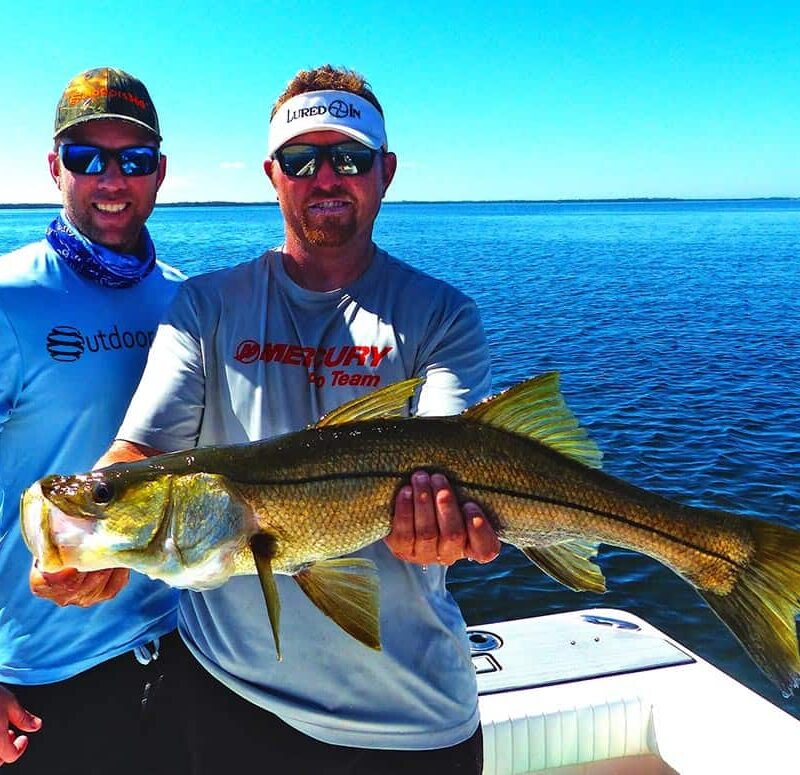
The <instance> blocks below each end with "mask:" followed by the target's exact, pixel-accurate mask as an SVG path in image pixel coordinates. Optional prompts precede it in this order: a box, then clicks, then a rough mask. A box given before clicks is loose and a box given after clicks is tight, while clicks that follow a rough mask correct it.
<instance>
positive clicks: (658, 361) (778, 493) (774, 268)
mask: <svg viewBox="0 0 800 775" xmlns="http://www.w3.org/2000/svg"><path fill="white" fill-rule="evenodd" d="M54 213H55V211H44V210H20V211H17V210H0V251H2V252H5V251H7V250H10V249H11V248H13V247H16V246H18V245H21V244H24V243H25V242H27V241H30V240H32V239H37V238H39V236H40V235H41V234H42V233H43V229H44V226H45V224H46V223H47V222H48V220H49V219H50V218H51V217H52V215H53V214H54ZM150 225H151V231H152V234H153V237H154V239H155V241H156V244H157V246H158V249H159V255H160V256H161V257H162V258H164V259H165V260H167V261H169V262H171V263H173V264H175V265H177V266H179V267H180V268H182V269H183V270H184V271H185V272H187V273H188V274H195V273H198V272H200V271H204V270H207V269H213V268H216V267H221V266H226V265H229V264H231V263H235V262H237V261H240V260H245V259H248V258H252V257H253V256H255V255H257V254H258V253H260V252H261V251H262V250H263V249H264V248H265V247H269V246H273V245H276V244H278V243H279V242H280V240H281V221H280V214H279V212H278V210H277V208H276V207H268V206H252V207H250V206H249V207H239V208H233V207H226V208H159V209H157V210H156V212H155V213H154V215H153V217H152V219H151V224H150ZM376 241H377V242H379V244H381V245H382V246H383V247H385V248H387V249H389V250H390V251H391V252H393V253H394V254H395V255H397V256H398V257H400V258H403V259H405V260H407V261H409V262H410V263H413V264H415V265H416V266H419V267H420V268H422V269H424V270H426V271H428V272H430V273H432V274H434V275H436V276H439V277H443V278H445V279H448V280H450V281H451V282H453V283H454V284H455V285H458V286H459V287H461V288H462V289H464V290H466V291H467V292H468V293H470V294H471V295H472V296H473V297H474V298H475V299H476V301H477V302H478V304H479V306H480V308H481V311H482V314H483V317H484V321H485V325H486V329H487V333H488V336H489V339H490V343H491V347H492V359H493V369H494V382H495V388H496V389H498V390H499V389H502V388H504V387H507V386H508V385H510V384H512V383H513V382H516V381H518V380H521V379H524V378H526V377H528V376H531V375H533V374H536V373H538V372H541V371H545V370H551V369H557V370H558V371H560V372H561V374H562V388H563V391H564V394H565V396H566V397H567V400H568V401H569V403H570V405H571V406H572V408H573V409H574V411H575V413H576V414H577V415H578V416H579V417H580V418H581V420H582V422H583V423H584V425H585V426H586V428H587V429H588V430H589V432H590V433H591V435H592V436H593V437H594V438H595V440H596V441H597V442H598V444H599V445H600V447H601V448H602V449H603V451H604V453H605V468H606V470H607V471H609V472H610V473H612V474H614V475H616V476H619V477H622V478H624V479H627V480H628V481H631V482H633V483H635V484H637V485H639V486H642V487H646V488H648V489H652V490H654V491H657V492H660V493H662V494H664V495H667V496H670V497H673V498H676V499H679V500H682V501H684V502H687V503H691V504H694V505H700V506H708V507H718V508H725V509H730V510H735V511H738V512H740V513H743V514H750V515H758V516H761V517H764V518H766V519H770V520H775V521H777V522H782V523H785V524H789V525H793V526H795V527H798V528H800V348H798V332H800V268H799V266H798V255H799V254H800V250H798V248H800V202H794V201H791V202H789V201H753V202H668V203H618V204H612V203H587V204H577V203H576V204H535V203H514V204H500V203H481V204H402V205H400V204H389V205H385V206H384V208H383V211H382V213H381V215H380V217H379V220H378V224H377V227H376ZM600 561H601V564H602V566H603V568H604V571H605V574H606V576H607V578H608V584H609V592H608V593H606V595H604V596H597V595H588V594H577V593H573V592H570V591H569V590H566V589H564V588H563V587H561V586H559V585H558V584H556V583H555V582H552V581H550V580H549V579H548V578H547V577H545V576H543V575H542V574H541V573H540V572H539V571H538V570H537V569H536V568H534V567H533V566H532V565H530V563H528V562H527V560H526V559H525V558H524V557H522V555H521V554H519V553H518V552H516V551H515V550H513V549H510V548H509V549H507V550H505V551H504V552H503V555H502V556H501V558H500V559H499V560H498V561H497V562H495V563H493V564H491V565H489V566H486V567H478V566H475V565H471V564H463V565H462V566H457V567H456V568H454V569H453V570H452V571H451V574H450V576H451V589H452V591H453V593H454V595H455V596H456V597H457V599H458V600H459V603H460V604H461V606H462V608H463V610H464V613H465V616H466V618H467V620H468V622H469V623H471V624H477V623H484V622H489V621H495V620H498V619H508V618H519V617H524V616H532V615H536V614H539V613H547V612H552V611H558V610H563V609H566V608H570V609H572V608H587V607H591V606H595V605H603V606H619V607H622V608H626V609H628V610H630V611H632V612H634V613H636V614H638V615H640V616H642V617H644V618H645V619H648V620H649V621H651V622H652V623H653V624H655V625H656V626H657V627H660V628H661V629H663V630H665V631H666V632H668V633H669V634H671V635H673V636H674V637H676V638H677V639H678V640H680V641H682V642H684V643H685V644H686V645H687V646H688V647H689V648H691V649H692V650H694V651H697V652H698V653H700V654H701V655H702V656H704V657H706V658H708V659H709V660H711V661H712V662H713V663H715V664H717V665H718V666H720V667H722V668H723V669H725V670H727V671H728V672H730V673H732V674H734V675H735V676H736V677H737V678H739V679H740V680H742V681H743V682H745V683H746V684H748V685H749V686H751V687H752V688H754V689H755V690H757V691H758V692H760V693H761V694H763V695H764V696H766V697H767V698H769V699H770V700H772V701H773V702H776V703H777V704H779V705H781V706H782V707H785V708H786V709H787V710H789V711H790V712H792V713H793V714H795V715H796V716H798V717H800V702H798V701H797V700H796V699H792V700H783V699H782V698H781V697H780V695H779V694H778V692H777V691H776V690H775V689H774V688H773V687H772V686H771V685H770V684H769V683H768V682H767V681H766V680H765V679H763V678H762V676H761V675H760V674H759V673H758V671H757V670H756V668H755V667H753V665H752V663H751V662H750V661H749V659H748V658H747V657H746V656H745V655H744V653H743V651H742V650H741V648H740V647H739V646H738V644H737V643H736V642H735V641H734V640H733V638H732V637H731V636H730V635H729V634H728V632H727V630H726V629H725V628H724V627H723V626H722V625H721V624H720V623H719V622H718V621H717V620H716V618H715V617H714V616H713V614H711V613H710V612H709V610H708V608H707V607H706V606H705V605H704V604H703V602H702V601H701V600H700V598H699V597H698V596H697V594H696V593H695V592H694V591H693V590H692V589H691V588H690V587H689V586H688V585H687V584H685V583H684V582H682V581H681V580H680V579H678V578H677V577H676V576H674V575H673V574H672V573H671V572H670V571H668V570H666V569H665V568H663V567H662V566H660V565H659V564H658V563H656V562H654V561H651V560H649V559H647V558H644V557H642V556H639V555H635V554H632V553H629V552H624V551H620V550H615V549H608V548H605V549H604V550H603V551H602V553H601V560H600Z"/></svg>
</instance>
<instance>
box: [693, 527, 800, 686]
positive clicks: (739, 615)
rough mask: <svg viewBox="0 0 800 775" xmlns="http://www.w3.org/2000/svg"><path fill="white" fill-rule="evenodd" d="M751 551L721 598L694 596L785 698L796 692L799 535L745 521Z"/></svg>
mask: <svg viewBox="0 0 800 775" xmlns="http://www.w3.org/2000/svg"><path fill="white" fill-rule="evenodd" d="M747 525H748V528H749V529H750V531H751V534H752V538H753V544H754V547H755V548H754V551H753V552H752V553H751V555H750V557H749V559H748V560H747V562H745V563H742V566H741V567H742V569H741V572H740V573H739V575H738V577H737V579H736V582H735V584H734V585H733V587H732V589H731V590H730V591H729V592H728V593H727V594H719V593H715V592H710V591H708V590H705V591H704V590H702V589H700V590H699V591H700V594H701V595H702V596H703V598H704V599H705V600H706V602H707V603H708V604H709V605H710V606H711V608H712V609H713V610H714V612H715V613H716V614H717V616H719V617H720V618H721V619H722V621H723V622H724V623H725V624H726V625H727V626H728V627H729V628H730V629H731V631H732V632H733V634H734V635H735V636H736V638H737V639H738V640H739V642H740V643H741V644H742V646H744V648H745V649H746V650H747V651H748V652H749V654H750V656H751V657H752V658H753V660H754V661H755V662H756V664H757V665H758V666H759V667H760V668H761V669H762V670H763V671H764V673H766V675H767V677H768V678H769V679H770V680H771V681H773V682H774V683H775V684H777V686H778V687H779V688H780V690H781V693H782V694H783V696H784V697H790V696H791V695H792V693H793V691H794V690H795V689H797V688H798V687H800V652H798V643H797V628H796V624H795V617H796V616H797V615H798V614H799V613H800V532H798V531H795V530H790V529H789V528H786V527H782V526H781V525H776V524H773V523H770V522H764V521H761V520H755V519H748V520H747Z"/></svg>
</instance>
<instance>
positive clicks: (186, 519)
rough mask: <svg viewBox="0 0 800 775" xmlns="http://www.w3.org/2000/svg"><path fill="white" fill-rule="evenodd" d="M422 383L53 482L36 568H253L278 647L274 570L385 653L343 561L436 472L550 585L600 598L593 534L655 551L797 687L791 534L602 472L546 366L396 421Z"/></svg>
mask: <svg viewBox="0 0 800 775" xmlns="http://www.w3.org/2000/svg"><path fill="white" fill-rule="evenodd" d="M418 384H419V380H407V381H406V382H401V383H397V384H396V385H391V386H389V387H387V388H384V389H382V390H379V391H376V392H375V393H372V394H370V395H368V396H366V397H365V398H361V399H357V400H356V401H352V402H350V403H348V404H345V405H344V406H342V407H341V408H339V409H337V410H335V411H334V412H332V413H331V414H329V415H327V416H326V417H325V418H323V419H322V420H321V421H320V422H319V423H318V424H317V425H315V426H314V427H311V428H308V429H306V430H303V431H299V432H297V433H291V434H287V435H285V436H281V437H278V438H274V439H270V440H267V441H262V442H257V443H252V444H244V445H236V446H227V447H208V448H198V449H193V450H190V451H186V452H177V453H171V454H167V455H159V456H157V457H152V458H149V459H147V460H142V461H139V462H136V463H131V464H117V465H113V466H110V467H109V468H106V469H102V470H99V471H94V472H91V473H88V474H85V475H80V476H50V477H47V478H45V479H42V480H41V481H40V482H38V483H37V484H35V485H34V486H32V487H31V488H30V489H29V490H28V491H27V492H26V493H25V494H24V496H23V499H22V527H23V533H24V535H25V539H26V541H27V543H28V546H29V547H30V549H31V551H32V553H33V554H34V556H35V557H36V558H37V560H38V562H39V565H40V567H41V568H42V569H43V570H45V571H55V570H58V569H59V568H62V567H64V566H73V567H76V568H79V569H82V570H95V569H100V568H106V567H112V566H127V567H130V568H133V569H135V570H137V571H141V572H144V573H146V574H148V575H149V576H152V577H153V578H158V579H163V580H164V581H166V582H167V583H169V584H172V585H173V586H180V587H192V588H195V589H203V588H211V587H214V586H217V585H219V584H222V583H223V582H224V581H225V580H227V579H228V578H229V577H230V576H231V575H233V574H240V573H244V574H246V573H258V575H259V578H260V580H261V585H262V588H263V590H264V594H265V599H266V602H267V609H268V612H269V618H270V622H271V625H272V630H273V634H274V637H275V642H276V649H277V650H278V654H280V646H279V641H278V624H279V612H280V603H279V600H278V594H277V588H276V586H275V583H274V579H273V573H286V574H291V575H293V576H294V577H295V579H296V580H297V582H298V583H299V584H300V586H301V587H302V589H303V590H304V591H305V593H306V594H307V595H308V596H309V598H310V599H311V600H312V601H313V602H314V603H315V604H316V605H317V606H318V607H319V608H320V609H321V610H322V611H323V612H325V613H326V614H328V615H329V616H331V617H332V618H333V619H334V620H335V621H336V622H337V623H338V624H339V625H340V626H341V627H343V628H344V629H345V630H346V631H347V632H349V633H350V634H351V635H353V636H354V637H356V638H358V639H359V640H361V641H362V642H364V643H365V644H367V645H369V646H371V647H373V648H379V647H380V637H379V627H378V621H379V617H378V604H377V601H378V594H377V592H378V588H377V583H378V582H377V577H376V573H375V569H374V566H372V564H371V563H370V562H369V561H366V560H362V559H359V558H352V557H351V558H342V559H336V558H341V557H342V555H346V554H349V553H351V552H355V551H356V550H358V549H360V548H361V547H363V546H365V545H367V544H370V543H372V542H374V541H377V540H379V539H381V538H383V537H384V536H385V535H386V534H387V533H388V532H389V529H390V515H391V509H392V503H393V499H394V496H395V494H396V491H397V488H398V486H399V485H400V483H401V481H402V480H404V479H405V478H407V477H408V476H409V474H410V473H411V472H412V471H414V470H415V469H418V468H424V469H427V470H428V471H430V472H437V471H439V472H442V473H444V474H445V475H446V476H447V477H448V479H449V480H450V482H451V484H452V485H453V487H454V489H455V491H456V494H457V497H458V498H459V500H460V501H461V502H463V501H465V500H467V499H473V500H475V501H477V502H478V503H479V504H480V505H481V506H482V507H483V509H484V511H485V513H486V515H487V517H488V518H489V519H490V520H491V522H492V524H493V526H494V528H495V529H496V530H497V533H498V535H499V536H500V538H501V539H502V540H503V541H505V542H508V543H511V544H514V545H515V546H517V547H519V548H520V549H521V550H522V551H523V552H524V553H525V554H526V555H527V556H528V557H529V558H530V559H531V560H532V561H533V562H534V563H536V564H537V565H538V566H539V567H541V568H542V569H543V570H544V571H546V572H547V573H548V574H550V575H551V576H552V577H553V578H555V579H556V580H558V581H560V582H562V583H563V584H565V585H567V586H568V587H571V588H572V589H575V590H583V591H593V592H601V591H604V590H605V579H604V578H603V575H602V572H601V571H600V568H599V567H598V566H597V565H596V564H595V563H594V562H592V558H593V557H594V556H595V555H596V553H597V547H598V544H599V543H601V542H602V543H607V544H612V545H614V546H619V547H624V548H627V549H633V550H635V551H637V552H642V553H643V554H647V555H649V556H650V557H653V558H655V559H656V560H659V561H660V562H662V563H663V564H664V565H666V566H667V567H669V568H671V569H672V570H674V571H675V572H677V573H678V574H679V575H680V576H682V577H683V578H684V579H685V580H686V581H688V582H689V583H691V584H693V585H694V586H695V587H696V588H697V589H698V590H699V591H700V593H701V594H702V596H703V597H704V598H705V600H706V601H707V602H708V604H709V605H710V606H711V608H712V609H713V610H714V611H715V612H716V613H717V614H718V615H719V617H720V618H721V619H722V621H723V622H724V623H725V624H726V625H727V626H728V627H729V628H730V629H731V630H732V631H733V633H734V635H735V636H736V637H737V638H738V639H739V640H740V641H741V643H742V644H743V645H744V647H745V649H746V650H747V651H748V652H749V653H750V655H751V656H752V658H753V659H754V661H755V662H756V663H757V664H758V665H759V667H760V668H761V669H762V670H763V671H764V672H765V673H766V674H767V676H768V677H769V678H770V679H772V680H773V681H774V682H775V683H776V684H777V685H778V686H779V687H780V688H781V690H782V691H783V692H784V693H785V694H786V693H790V692H791V691H792V689H793V688H796V687H797V686H798V674H799V673H800V656H798V644H797V636H796V632H795V621H794V620H795V615H796V614H797V613H798V610H799V609H800V606H798V596H799V595H800V533H798V532H795V531H792V530H789V529H787V528H784V527H781V526H778V525H775V524H771V523H768V522H765V521H761V520H756V519H751V518H745V517H740V516H736V515H733V514H730V513H726V512H723V511H717V510H706V509H699V508H693V507H689V506H684V505H680V504H678V503H675V502H672V501H669V500H667V499H665V498H662V497H660V496H658V495H654V494H652V493H649V492H646V491H644V490H641V489H639V488H637V487H633V486H631V485H629V484H626V483H625V482H623V481H620V480H619V479H615V478H613V477H611V476H608V475H606V474H604V473H602V472H601V471H600V470H598V468H599V464H600V453H599V451H598V450H597V447H596V446H595V445H594V444H593V443H592V442H591V441H590V440H589V439H588V438H587V435H586V433H585V432H584V431H583V430H582V429H581V428H580V427H579V426H578V423H577V421H576V420H575V417H574V416H573V414H572V413H571V412H570V410H569V409H568V408H567V406H566V404H565V403H564V400H563V398H562V396H561V394H560V392H559V389H558V376H557V375H556V374H546V375H543V376H541V377H538V378H536V379H532V380H529V381H527V382H524V383H522V384H520V385H518V386H516V387H514V388H511V389H510V390H507V391H505V392H504V393H501V394H499V395H497V396H495V397H494V398H490V399H487V400H486V401H483V402H481V403H479V404H476V405H475V406H473V407H471V408H469V409H467V410H466V411H464V412H463V413H462V414H461V415H459V416H456V417H444V418H406V417H403V416H402V414H403V412H404V409H405V407H406V406H407V405H408V400H409V398H410V397H411V396H412V395H413V392H414V390H415V388H416V387H417V385H418Z"/></svg>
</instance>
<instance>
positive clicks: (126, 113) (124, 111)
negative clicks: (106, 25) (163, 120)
mask: <svg viewBox="0 0 800 775" xmlns="http://www.w3.org/2000/svg"><path fill="white" fill-rule="evenodd" d="M97 118H117V119H120V120H122V121H130V122H131V123H133V124H138V125H139V126H142V127H144V128H145V129H147V130H149V131H150V132H152V133H153V134H154V135H155V136H156V137H157V138H158V139H159V140H161V134H160V133H159V128H158V115H157V114H156V109H155V106H154V105H153V100H151V99H150V94H149V93H148V91H147V89H146V88H145V85H144V84H143V83H142V82H141V81H140V80H139V79H138V78H134V77H133V76H132V75H130V74H129V73H126V72H125V71H124V70H117V69H116V68H113V67H98V68H95V69H94V70H86V71H85V72H83V73H80V74H79V75H76V76H75V77H74V78H73V79H72V80H71V81H70V82H69V83H68V84H67V87H66V89H64V93H63V94H62V95H61V99H60V100H59V101H58V107H57V108H56V120H55V125H54V129H53V136H54V137H57V136H58V135H59V134H61V133H62V132H63V131H64V130H65V129H69V127H71V126H75V124H81V123H83V122H85V121H91V120H92V119H97Z"/></svg>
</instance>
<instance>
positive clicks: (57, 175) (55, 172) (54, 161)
mask: <svg viewBox="0 0 800 775" xmlns="http://www.w3.org/2000/svg"><path fill="white" fill-rule="evenodd" d="M47 163H48V165H49V167H50V177H51V178H53V182H54V183H55V184H56V186H57V187H58V189H59V191H60V190H61V159H59V158H58V154H57V153H56V152H55V151H50V153H48V154H47Z"/></svg>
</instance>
